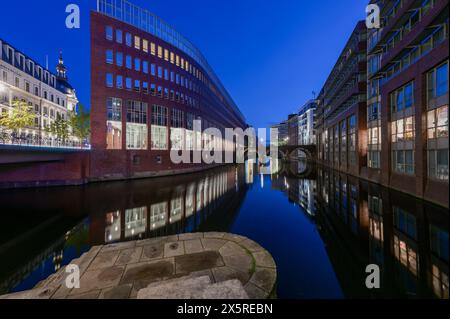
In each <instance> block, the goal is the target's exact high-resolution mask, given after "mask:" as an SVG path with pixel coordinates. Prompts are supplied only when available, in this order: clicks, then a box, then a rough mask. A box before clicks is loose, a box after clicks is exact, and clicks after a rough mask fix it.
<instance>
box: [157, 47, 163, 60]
mask: <svg viewBox="0 0 450 319" xmlns="http://www.w3.org/2000/svg"><path fill="white" fill-rule="evenodd" d="M162 57H163V48H162V47H160V46H158V58H160V59H162Z"/></svg>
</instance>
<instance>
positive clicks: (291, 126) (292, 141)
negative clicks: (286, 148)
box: [287, 114, 299, 145]
mask: <svg viewBox="0 0 450 319" xmlns="http://www.w3.org/2000/svg"><path fill="white" fill-rule="evenodd" d="M287 123H288V137H289V139H288V143H287V144H288V145H298V133H299V116H298V114H291V115H289V117H288V121H287Z"/></svg>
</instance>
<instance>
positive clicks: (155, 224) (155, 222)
mask: <svg viewBox="0 0 450 319" xmlns="http://www.w3.org/2000/svg"><path fill="white" fill-rule="evenodd" d="M168 206H169V205H168V203H159V204H154V205H152V206H151V207H150V228H151V230H155V229H158V228H161V227H164V226H165V225H166V220H167V215H168V213H169V208H168Z"/></svg>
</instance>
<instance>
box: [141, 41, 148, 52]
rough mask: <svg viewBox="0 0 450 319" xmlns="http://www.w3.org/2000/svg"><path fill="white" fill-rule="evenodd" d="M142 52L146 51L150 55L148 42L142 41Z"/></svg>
mask: <svg viewBox="0 0 450 319" xmlns="http://www.w3.org/2000/svg"><path fill="white" fill-rule="evenodd" d="M142 51H144V52H145V53H148V41H147V40H142Z"/></svg>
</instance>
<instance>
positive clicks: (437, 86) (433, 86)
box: [427, 62, 448, 100]
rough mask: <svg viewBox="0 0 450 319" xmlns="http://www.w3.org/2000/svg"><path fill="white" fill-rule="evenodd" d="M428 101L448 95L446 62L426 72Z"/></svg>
mask: <svg viewBox="0 0 450 319" xmlns="http://www.w3.org/2000/svg"><path fill="white" fill-rule="evenodd" d="M427 82H428V83H427V86H428V100H431V99H434V98H437V97H440V96H443V95H445V94H446V93H448V62H445V63H444V64H442V65H441V66H439V67H437V68H435V69H433V70H432V71H430V72H428V75H427Z"/></svg>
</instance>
